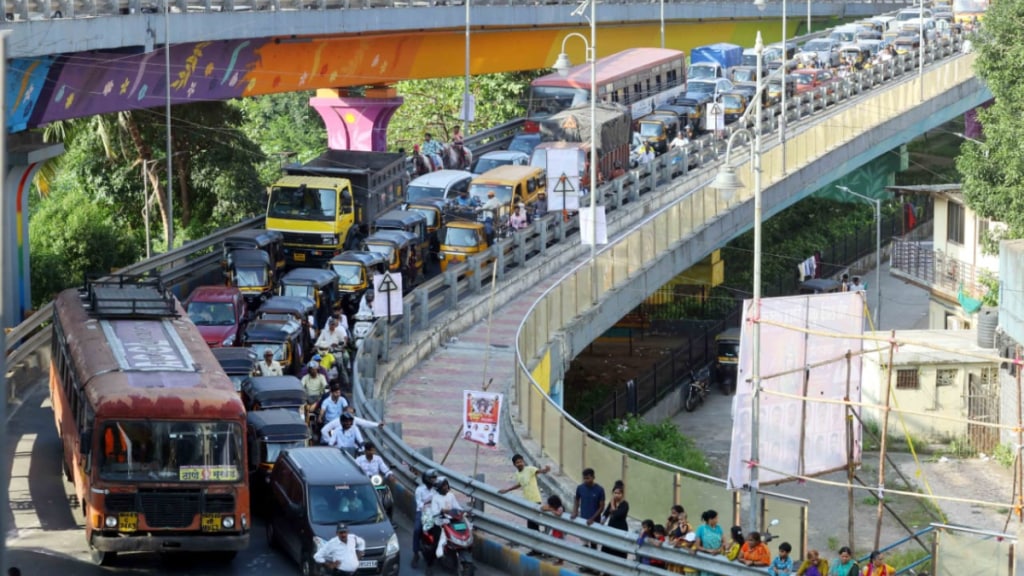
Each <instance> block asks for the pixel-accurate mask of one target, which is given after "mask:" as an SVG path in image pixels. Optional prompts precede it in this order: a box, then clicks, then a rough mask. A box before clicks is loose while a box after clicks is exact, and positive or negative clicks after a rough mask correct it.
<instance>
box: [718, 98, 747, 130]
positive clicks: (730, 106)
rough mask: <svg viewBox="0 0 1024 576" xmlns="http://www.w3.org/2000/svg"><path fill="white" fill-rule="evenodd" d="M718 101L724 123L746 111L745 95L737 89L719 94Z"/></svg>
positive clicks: (730, 122)
mask: <svg viewBox="0 0 1024 576" xmlns="http://www.w3.org/2000/svg"><path fill="white" fill-rule="evenodd" d="M719 102H720V103H721V104H722V109H723V111H724V113H725V123H726V124H732V123H733V122H735V121H737V120H739V119H740V116H743V113H744V112H746V111H747V95H746V94H745V93H743V92H740V91H738V90H729V91H728V92H723V93H722V95H721V96H719Z"/></svg>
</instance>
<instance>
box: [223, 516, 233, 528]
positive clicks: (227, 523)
mask: <svg viewBox="0 0 1024 576" xmlns="http://www.w3.org/2000/svg"><path fill="white" fill-rule="evenodd" d="M220 525H221V526H223V527H225V528H227V529H228V530H230V529H232V528H234V527H235V517H234V516H225V517H224V518H223V519H221V521H220Z"/></svg>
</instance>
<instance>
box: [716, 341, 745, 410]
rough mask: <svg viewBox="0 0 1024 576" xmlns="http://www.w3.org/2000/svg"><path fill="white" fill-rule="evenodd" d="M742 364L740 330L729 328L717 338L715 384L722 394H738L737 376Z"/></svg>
mask: <svg viewBox="0 0 1024 576" xmlns="http://www.w3.org/2000/svg"><path fill="white" fill-rule="evenodd" d="M739 363H740V329H739V328H729V329H727V330H725V331H724V332H722V333H721V334H719V335H718V336H715V382H717V383H718V387H719V388H721V390H722V394H725V395H727V396H728V395H732V394H735V393H736V376H737V371H738V369H739Z"/></svg>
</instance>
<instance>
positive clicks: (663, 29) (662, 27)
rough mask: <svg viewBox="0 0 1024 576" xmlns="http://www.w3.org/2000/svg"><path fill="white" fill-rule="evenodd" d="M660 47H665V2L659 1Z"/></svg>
mask: <svg viewBox="0 0 1024 576" xmlns="http://www.w3.org/2000/svg"><path fill="white" fill-rule="evenodd" d="M661 47H662V48H664V47H665V0H661Z"/></svg>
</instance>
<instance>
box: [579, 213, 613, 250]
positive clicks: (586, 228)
mask: <svg viewBox="0 0 1024 576" xmlns="http://www.w3.org/2000/svg"><path fill="white" fill-rule="evenodd" d="M596 208H597V210H596V212H597V214H596V215H597V244H599V245H600V244H607V243H608V224H607V223H606V221H605V216H604V206H597V207H596ZM594 212H595V211H594V210H591V209H590V207H589V206H588V207H584V208H583V209H582V210H580V243H581V244H594V228H593V222H594Z"/></svg>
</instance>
